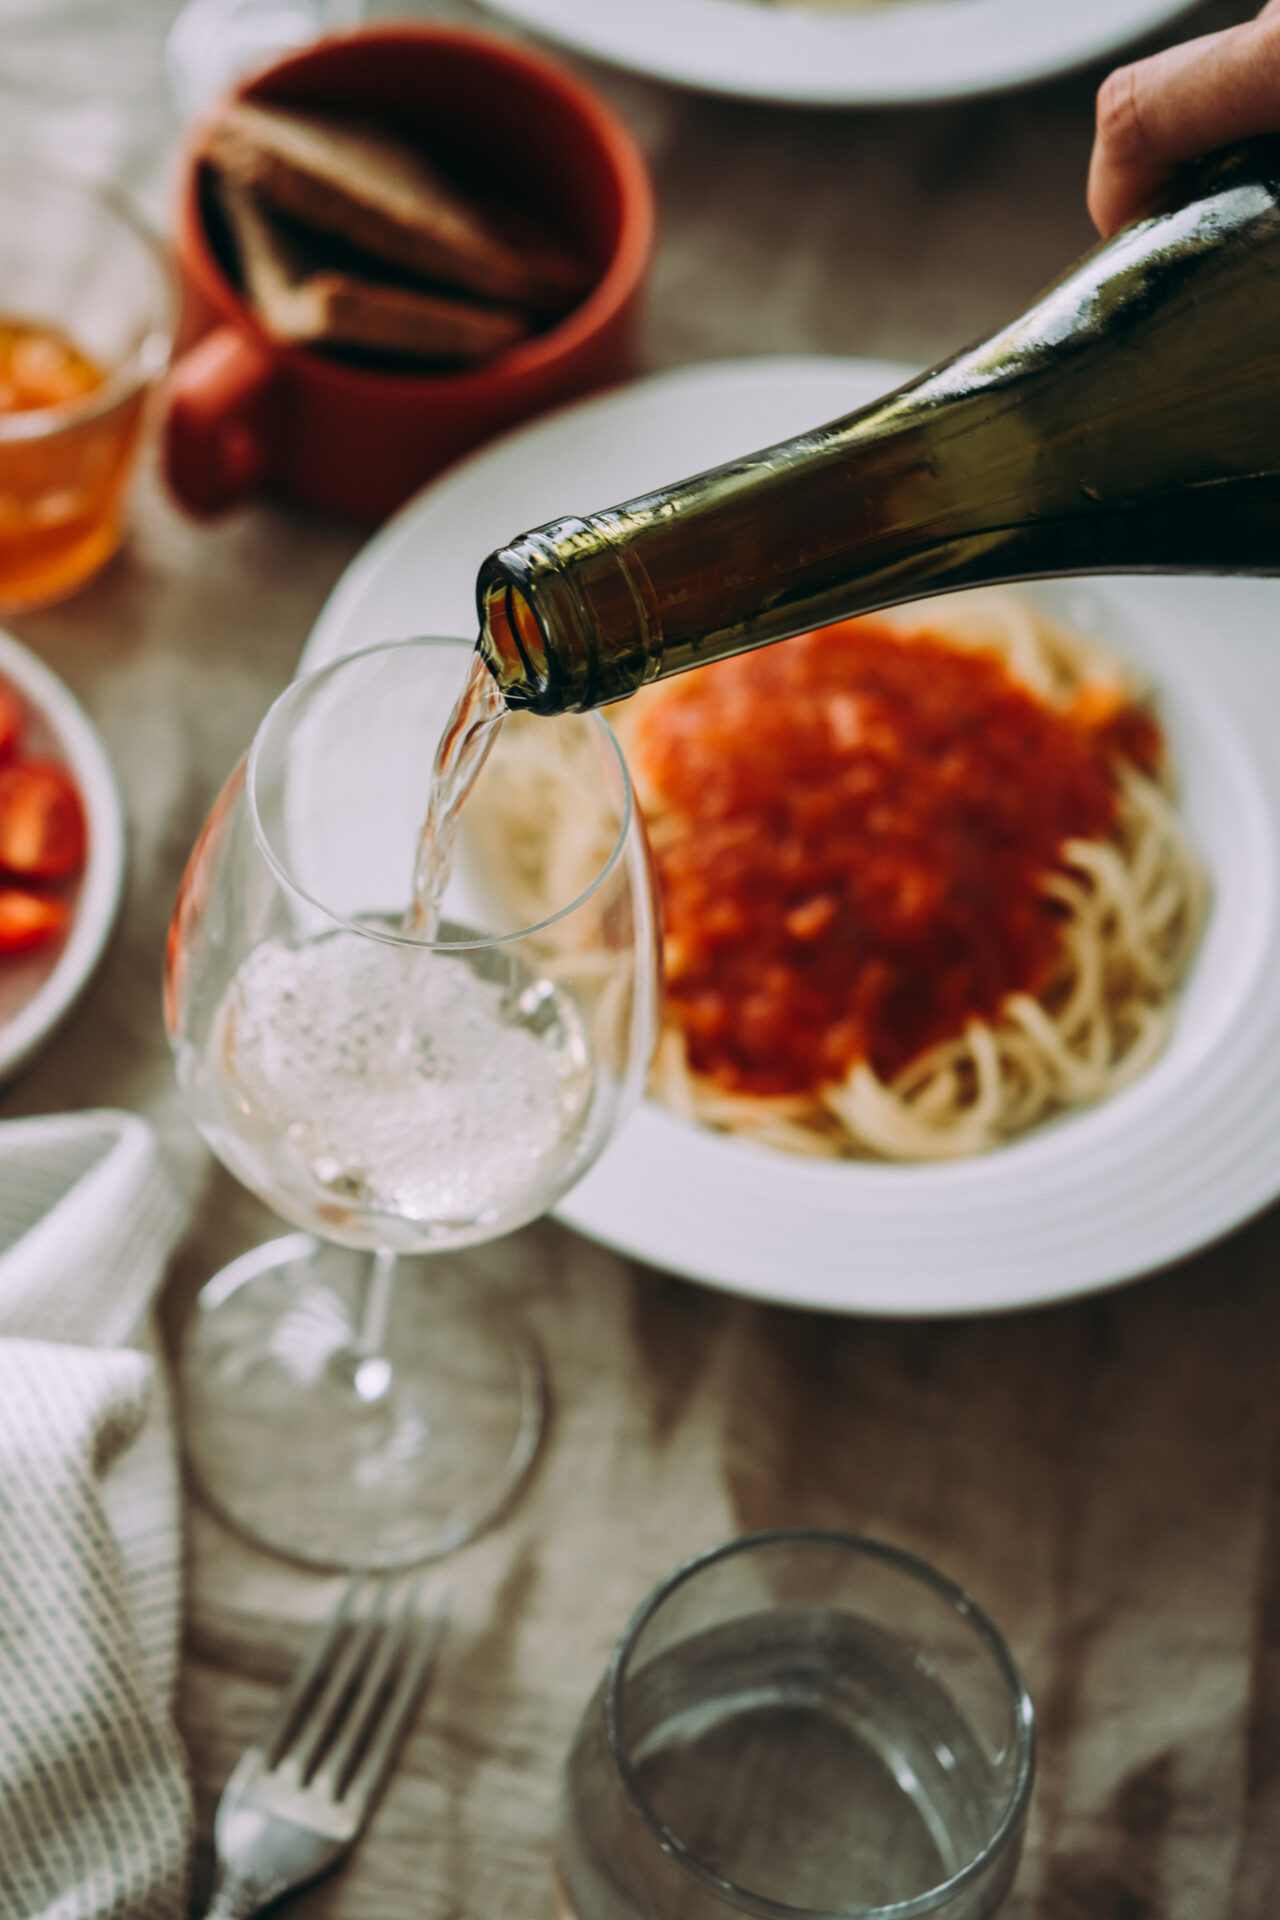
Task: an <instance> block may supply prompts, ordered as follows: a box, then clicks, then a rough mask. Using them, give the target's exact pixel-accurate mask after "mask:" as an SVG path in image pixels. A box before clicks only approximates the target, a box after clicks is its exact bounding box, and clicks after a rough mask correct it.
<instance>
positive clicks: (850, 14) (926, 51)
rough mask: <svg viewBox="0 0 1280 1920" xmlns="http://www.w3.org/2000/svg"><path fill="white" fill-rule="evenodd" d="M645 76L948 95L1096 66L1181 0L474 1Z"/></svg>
mask: <svg viewBox="0 0 1280 1920" xmlns="http://www.w3.org/2000/svg"><path fill="white" fill-rule="evenodd" d="M488 4H489V5H490V6H492V7H493V8H494V10H495V11H496V12H498V13H504V14H506V15H507V16H508V17H509V18H510V19H512V20H519V21H520V22H522V24H523V25H525V26H527V27H532V28H533V29H534V30H535V31H536V32H538V33H542V34H545V35H546V36H547V37H548V38H549V39H553V40H558V41H560V42H561V43H562V44H563V45H565V46H568V47H574V48H576V49H577V50H578V51H579V52H581V53H589V54H594V55H595V56H596V57H597V58H598V59H601V60H608V61H612V62H613V63H614V64H615V65H617V66H622V67H630V68H632V69H633V70H634V71H635V72H637V73H647V74H650V75H652V76H653V77H654V78H655V79H658V80H671V81H675V82H676V83H677V84H679V85H682V86H689V87H696V88H700V89H702V90H704V91H706V92H710V93H728V94H738V95H743V96H745V97H748V98H754V99H759V100H789V101H795V102H797V103H800V104H804V103H809V104H812V105H815V106H864V105H865V106H871V105H889V104H892V103H898V104H905V103H907V102H910V101H915V100H956V99H963V98H965V97H967V96H970V95H976V94H983V93H997V92H1003V91H1005V90H1007V89H1009V88H1012V87H1022V86H1027V85H1029V84H1030V83H1031V82H1032V81H1036V80H1044V79H1047V78H1049V76H1050V75H1052V74H1059V73H1066V72H1069V71H1070V70H1071V69H1072V68H1075V67H1080V66H1084V65H1087V64H1088V62H1090V61H1092V60H1101V59H1103V58H1105V57H1107V56H1108V55H1110V54H1112V53H1115V52H1116V51H1118V49H1119V48H1121V47H1124V46H1127V45H1128V44H1130V42H1132V41H1134V40H1137V39H1139V38H1140V37H1141V36H1142V35H1143V34H1145V33H1150V32H1152V31H1154V30H1155V29H1156V28H1157V27H1160V26H1163V25H1164V24H1165V23H1166V22H1168V21H1170V20H1173V19H1176V18H1177V16H1178V15H1179V14H1181V13H1186V12H1188V11H1189V10H1190V7H1191V6H1192V5H1193V4H1194V0H1067V4H1060V0H880V3H879V4H875V0H869V4H867V5H863V6H859V5H850V6H849V7H847V8H833V7H832V6H830V5H827V6H824V7H806V6H804V5H802V4H799V3H798V0H488Z"/></svg>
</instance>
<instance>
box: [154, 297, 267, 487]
mask: <svg viewBox="0 0 1280 1920" xmlns="http://www.w3.org/2000/svg"><path fill="white" fill-rule="evenodd" d="M274 377H275V368H274V365H273V362H272V361H271V359H270V358H269V356H268V355H267V354H266V353H264V352H263V351H262V349H261V348H260V347H258V346H256V345H255V344H254V342H253V341H252V340H250V339H249V338H248V337H247V336H246V335H245V334H243V333H240V332H238V331H237V330H236V328H234V327H230V326H222V327H215V328H214V330H213V332H212V333H206V334H205V336H204V338H203V339H202V340H198V341H197V342H196V344H195V346H193V347H192V348H190V349H189V351H188V352H186V353H184V354H183V356H182V358H181V359H180V360H179V361H178V362H177V364H176V365H175V366H174V368H173V370H172V372H171V374H170V377H169V394H168V401H167V405H166V410H165V416H164V431H163V442H164V466H165V477H166V478H167V480H168V482H169V485H170V486H171V487H172V489H173V491H174V493H175V494H176V496H177V498H178V499H179V500H180V501H181V502H182V504H183V505H184V506H186V507H188V508H189V509H190V510H191V512H193V513H198V514H212V513H220V512H222V510H223V509H224V508H226V507H230V506H234V505H235V503H236V502H237V501H239V500H244V499H245V498H247V496H248V495H249V494H251V493H252V492H253V491H254V489H255V487H257V486H258V484H259V482H260V481H261V480H262V479H263V477H264V475H265V474H266V471H267V464H268V458H269V441H268V430H267V403H268V400H269V397H270V390H271V387H272V384H273V381H274Z"/></svg>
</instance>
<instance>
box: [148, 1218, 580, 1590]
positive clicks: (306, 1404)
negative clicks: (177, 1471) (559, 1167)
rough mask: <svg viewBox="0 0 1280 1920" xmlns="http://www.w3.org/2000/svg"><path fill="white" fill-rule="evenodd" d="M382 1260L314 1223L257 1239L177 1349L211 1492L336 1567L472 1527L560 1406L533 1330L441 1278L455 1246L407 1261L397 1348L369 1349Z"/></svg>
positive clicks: (389, 1333) (396, 1292)
mask: <svg viewBox="0 0 1280 1920" xmlns="http://www.w3.org/2000/svg"><path fill="white" fill-rule="evenodd" d="M370 1258H371V1256H369V1255H365V1254H358V1253H352V1252H349V1251H347V1250H346V1249H345V1248H342V1247H335V1246H333V1245H331V1244H329V1243H327V1242H324V1241H320V1240H317V1239H315V1238H314V1237H313V1236H312V1235H310V1234H306V1233H293V1234H288V1235H286V1236H284V1237H283V1238H282V1239H279V1240H273V1241H270V1242H268V1243H267V1244H266V1245H265V1246H261V1247H255V1248H254V1249H253V1250H252V1252H250V1253H247V1254H244V1255H242V1257H241V1258H240V1259H238V1260H235V1261H233V1262H232V1263H231V1265H230V1266H227V1267H224V1268H223V1269H222V1271H221V1272H220V1273H218V1274H216V1275H215V1276H214V1277H213V1279H211V1280H209V1281H208V1282H207V1283H206V1284H205V1286H204V1287H203V1288H202V1289H201V1292H200V1295H199V1297H198V1299H197V1302H196V1307H195V1311H194V1313H193V1315H192V1318H191V1321H190V1323H189V1325H188V1328H187V1331H186V1336H185V1340H184V1343H183V1348H182V1352H181V1356H180V1360H179V1371H180V1381H181V1406H182V1418H183V1441H184V1446H185V1450H186V1457H187V1463H188V1466H189V1468H190V1472H191V1475H192V1477H193V1479H194V1481H195V1483H196V1486H197V1488H198V1490H199V1491H200V1493H201V1494H202V1495H203V1497H204V1499H205V1500H206V1502H207V1504H208V1505H209V1506H210V1507H212V1508H213V1509H214V1511H215V1512H217V1513H218V1514H219V1515H220V1516H221V1517H222V1518H223V1519H225V1520H226V1521H228V1522H229V1523H230V1524H231V1525H232V1526H234V1527H235V1528H236V1529H237V1530H238V1531H239V1532H241V1533H243V1534H245V1535H247V1536H248V1537H249V1538H250V1539H251V1540H253V1541H255V1542H256V1543H257V1544H258V1545H260V1546H264V1547H267V1548H269V1549H270V1550H271V1551H272V1552H274V1553H277V1554H280V1555H282V1556H283V1557H285V1558H286V1559H290V1560H296V1561H299V1562H302V1563H303V1564H305V1565H308V1566H314V1567H324V1568H327V1569H330V1570H333V1569H337V1568H371V1569H376V1568H388V1567H400V1566H409V1565H412V1564H414V1563H415V1562H417V1561H422V1560H431V1559H435V1558H437V1557H438V1556H439V1555H441V1554H444V1553H449V1552H451V1551H452V1550H453V1549H454V1548H455V1547H460V1546H462V1545H463V1544H464V1543H465V1542H466V1541H468V1540H470V1539H472V1538H473V1537H474V1536H475V1535H476V1534H477V1533H479V1532H481V1530H482V1529H483V1528H484V1527H486V1526H488V1525H489V1524H490V1522H491V1521H493V1520H495V1519H496V1518H497V1517H498V1515H499V1514H500V1513H501V1512H502V1510H503V1509H504V1508H505V1507H506V1505H507V1503H508V1501H509V1500H510V1499H511V1497H512V1495H513V1494H514V1493H515V1492H516V1490H517V1488H518V1487H519V1486H520V1483H521V1482H522V1481H523V1480H524V1478H525V1476H526V1474H527V1473H528V1471H529V1469H530V1467H531V1466H532V1464H533V1460H534V1457H535V1455H536V1453H537V1449H538V1442H539V1439H540V1436H541V1433H542V1429H543V1425H544V1421H545V1416H546V1385H545V1374H544V1370H543V1365H542V1358H541V1354H540V1352H539V1349H538V1346H537V1343H536V1342H535V1340H534V1339H533V1336H532V1335H531V1334H530V1333H529V1332H528V1331H527V1329H526V1328H525V1327H524V1326H523V1325H522V1324H521V1323H520V1322H519V1321H517V1320H514V1319H512V1318H509V1317H508V1316H507V1315H505V1314H504V1313H503V1312H502V1310H501V1309H500V1308H498V1307H496V1306H493V1305H491V1304H486V1303H485V1302H483V1301H476V1300H475V1298H474V1296H473V1297H472V1298H471V1299H469V1300H458V1299H456V1298H455V1297H454V1295H453V1291H452V1289H451V1288H450V1287H448V1286H447V1285H446V1286H442V1284H441V1280H442V1275H441V1273H440V1270H439V1266H438V1265H437V1263H440V1264H444V1263H445V1261H447V1256H441V1255H436V1256H433V1258H432V1259H430V1260H424V1261H418V1260H413V1259H406V1260H404V1261H402V1262H400V1263H398V1268H397V1275H396V1282H395V1285H394V1288H393V1291H392V1295H391V1306H390V1319H389V1324H388V1327H387V1330H386V1339H385V1344H384V1345H383V1346H382V1347H381V1348H380V1355H381V1354H385V1355H386V1356H387V1357H386V1358H385V1359H383V1358H381V1357H375V1358H372V1359H365V1360H363V1361H361V1360H360V1358H359V1356H358V1355H357V1354H355V1353H353V1343H354V1340H355V1334H356V1329H357V1328H358V1327H359V1325H360V1316H361V1311H362V1303H363V1300H364V1293H365V1286H366V1281H367V1276H368V1272H369V1265H370ZM400 1268H403V1269H404V1270H403V1271H400ZM433 1269H435V1271H433Z"/></svg>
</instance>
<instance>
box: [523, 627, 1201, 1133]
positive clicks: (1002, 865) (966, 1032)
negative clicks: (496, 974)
mask: <svg viewBox="0 0 1280 1920" xmlns="http://www.w3.org/2000/svg"><path fill="white" fill-rule="evenodd" d="M610 717H611V718H612V720H613V722H614V725H615V728H616V731H617V733H618V736H619V739H620V741H621V743H622V745H623V749H624V751H625V753H626V756H627V759H628V762H629V765H630V767H631V770H632V774H633V777H634V781H635V786H636V791H637V796H638V799H639V802H640V805H641V808H642V811H643V812H644V815H645V819H646V823H647V825H648V828H649V835H650V840H651V843H652V847H653V853H654V859H655V864H656V867H657V873H658V879H659V888H660V893H661V897H662V902H663V915H664V932H665V961H666V967H667V994H666V1007H665V1016H664V1027H663V1032H662V1036H661V1040H660V1043H659V1048H658V1053H657V1057H656V1060H655V1064H654V1069H653V1074H652V1080H651V1088H650V1090H651V1092H652V1093H653V1094H654V1095H656V1097H658V1098H659V1099H661V1100H662V1101H664V1102H665V1103H666V1104H667V1105H669V1106H670V1107H672V1108H673V1109H674V1110H675V1111H677V1112H679V1113H682V1114H684V1115H685V1116H686V1117H688V1118H689V1119H691V1120H694V1121H697V1122H700V1123H702V1124H705V1125H708V1126H712V1127H715V1128H718V1129H721V1130H723V1131H726V1132H730V1133H733V1134H738V1135H742V1136H745V1137H747V1138H750V1139H752V1140H754V1141H756V1142H757V1143H759V1144H760V1145H763V1146H770V1147H776V1148H780V1149H784V1150H788V1151H793V1152H798V1153H807V1154H821V1155H826V1156H836V1157H838V1156H846V1157H847V1156H859V1155H861V1156H876V1157H881V1158H886V1159H891V1160H907V1161H910V1160H935V1159H942V1158H952V1157H958V1156H962V1155H969V1154H974V1153H979V1152H983V1151H985V1150H987V1149H989V1148H991V1147H994V1146H997V1145H999V1144H1000V1143H1002V1142H1003V1141H1006V1140H1009V1139H1011V1138H1013V1137H1015V1136H1016V1135H1018V1134H1020V1133H1022V1132H1024V1131H1025V1130H1026V1129H1028V1128H1030V1127H1032V1126H1035V1125H1036V1124H1038V1123H1039V1122H1041V1121H1043V1120H1044V1119H1046V1118H1048V1117H1049V1116H1050V1115H1052V1114H1053V1113H1055V1112H1059V1111H1062V1110H1064V1109H1067V1108H1070V1107H1074V1106H1080V1105H1082V1104H1086V1103H1090V1102H1094V1101H1097V1100H1099V1099H1102V1098H1104V1097H1105V1096H1106V1095H1107V1094H1109V1093H1111V1092H1112V1091H1114V1090H1115V1089H1116V1088H1118V1087H1120V1086H1122V1085H1124V1084H1125V1083H1126V1082H1128V1081H1130V1080H1131V1079H1133V1078H1134V1077H1135V1076H1136V1075H1137V1074H1139V1073H1141V1072H1142V1071H1143V1070H1144V1069H1145V1068H1146V1067H1147V1066H1148V1065H1149V1064H1150V1062H1151V1061H1152V1060H1153V1059H1154V1058H1155V1057H1156V1056H1157V1054H1158V1053H1159V1051H1160V1049H1161V1048H1162V1047H1163V1045H1164V1043H1165V1041H1166V1039H1167V1036H1168V1033H1169V1030H1170V1025H1171V1020H1172V1007H1173V1001H1174V998H1175V995H1176V992H1177V989H1178V986H1179V984H1180V982H1181V980H1182V978H1183V976H1184V974H1185V971H1186V968H1187V966H1188V963H1189V960H1190V958H1191V955H1192V953H1193V952H1194V949H1195V944H1196V941H1197V938H1198V936H1199V931H1200V928H1201V925H1202V922H1203V918H1204V912H1205V906H1206V901H1207V888H1206V883H1205V879H1204V876H1203V873H1202V871H1201V868H1200V866H1199V863H1198V861H1197V860H1196V858H1195V855H1194V853H1193V851H1192V849H1191V847H1190V845H1189V843H1188V840H1187V837H1186V835H1185V833H1184V831H1183V829H1182V826H1181V824H1180V822H1179V820H1178V818H1177V815H1176V813H1175V810H1174V807H1173V805H1172V802H1171V798H1170V793H1169V787H1168V771H1167V767H1166V765H1165V753H1164V746H1163V741H1162V739H1161V735H1160V732H1159V729H1158V727H1157V725H1156V722H1155V720H1154V717H1153V715H1152V713H1151V711H1150V709H1149V707H1148V705H1147V704H1146V702H1145V701H1144V700H1143V698H1142V697H1141V695H1140V693H1139V692H1138V690H1137V689H1136V688H1135V687H1134V686H1133V685H1132V684H1131V682H1130V680H1129V679H1128V678H1127V677H1126V675H1125V674H1124V673H1123V672H1122V670H1121V668H1120V667H1119V665H1118V664H1117V663H1116V662H1115V661H1114V660H1113V659H1112V658H1111V657H1110V656H1109V655H1108V654H1107V653H1106V652H1105V651H1104V650H1103V649H1102V648H1100V647H1099V646H1098V645H1097V644H1096V643H1095V642H1093V641H1092V640H1090V639H1087V638H1085V637H1083V636H1081V635H1077V634H1074V633H1068V632H1066V631H1064V630H1063V629H1062V628H1060V627H1058V626H1057V625H1055V624H1053V623H1051V622H1049V621H1047V620H1046V619H1044V618H1043V617H1042V616H1041V615H1040V614H1039V613H1038V612H1037V611H1036V610H1035V609H1033V608H1032V607H1031V606H1030V605H1029V603H1027V602H1025V601H1023V600H1021V599H1020V598H1018V597H1016V596H1013V595H1008V594H1000V593H974V594H960V595H954V596H949V597H948V598H947V599H946V600H942V601H936V602H932V603H930V604H929V605H928V606H927V607H919V606H918V607H914V608H906V609H900V610H898V611H897V612H895V613H893V614H886V615H881V616H878V617H876V618H874V619H861V620H853V621H847V622H841V623H838V624H837V625H836V626H834V627H829V628H823V629H819V630H818V631H817V632H815V633H812V634H806V635H802V636H801V637H800V638H799V639H797V640H792V641H787V642H784V643H782V644H781V645H779V646H774V647H769V648H764V649H761V650H759V651H758V652H755V653H751V654H746V655H742V656H739V657H738V658H736V659H731V660H725V661H722V662H718V663H716V664H714V665H712V666H709V667H707V668H705V669H703V670H702V671H700V672H698V673H695V674H687V675H683V676H680V677H677V678H674V679H671V680H669V681H664V682H661V683H659V684H658V685H656V686H653V687H651V688H648V689H646V690H644V691H642V692H641V693H640V694H638V695H637V696H636V697H635V698H634V699H632V700H630V701H628V702H626V703H625V705H623V706H620V707H617V708H615V709H613V710H612V713H611V716H610ZM508 724H510V723H508ZM540 725H541V723H540V722H539V721H537V720H533V721H530V722H526V729H525V736H524V742H523V747H522V751H523V752H524V753H525V754H526V755H528V756H530V761H531V764H530V765H529V767H527V768H526V770H525V777H526V778H528V777H530V776H531V775H533V776H537V774H538V768H537V767H536V766H535V765H533V764H532V763H533V762H536V761H538V760H539V759H540V758H545V747H546V736H545V735H544V734H542V735H540V733H539V728H540ZM540 741H541V745H540ZM542 778H543V780H544V784H545V789H546V791H545V809H546V810H545V812H544V811H543V808H542V807H541V806H540V807H539V810H538V812H539V816H540V818H541V821H542V827H543V828H544V829H545V828H546V827H547V823H548V822H555V820H556V819H557V818H559V821H560V825H559V827H555V826H554V825H553V826H552V827H551V828H550V830H549V831H546V832H545V834H544V835H543V844H542V849H541V851H539V852H534V851H533V850H532V847H531V851H530V855H529V857H530V858H534V859H536V860H539V861H541V860H544V859H547V858H561V857H564V858H569V859H572V858H576V857H577V854H575V853H574V851H573V836H574V826H573V821H572V815H573V813H574V809H573V806H572V797H571V794H570V793H569V792H568V791H567V789H565V787H564V777H563V769H561V771H560V773H559V774H557V773H555V772H553V770H552V762H551V761H549V760H548V761H547V764H546V766H545V768H544V769H543V770H542ZM557 784H559V786H560V788H561V791H560V792H559V794H557V792H556V791H555V789H556V787H557ZM527 818H528V816H527V815H526V819H527ZM508 825H510V823H509V822H508ZM581 851H583V850H581V849H579V852H581ZM591 851H592V853H593V854H596V855H598V851H599V850H598V849H592V850H591Z"/></svg>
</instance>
